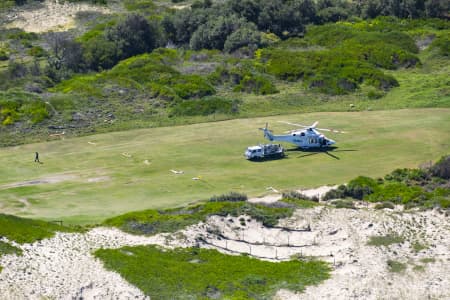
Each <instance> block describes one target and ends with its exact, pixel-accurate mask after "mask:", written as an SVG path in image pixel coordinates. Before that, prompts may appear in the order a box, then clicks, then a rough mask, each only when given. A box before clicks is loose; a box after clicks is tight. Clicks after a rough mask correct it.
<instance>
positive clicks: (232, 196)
mask: <svg viewBox="0 0 450 300" xmlns="http://www.w3.org/2000/svg"><path fill="white" fill-rule="evenodd" d="M209 201H211V202H223V201H230V202H235V201H247V195H245V194H241V193H238V192H231V193H228V194H223V195H219V196H215V195H214V196H212V197H211V198H210V199H209Z"/></svg>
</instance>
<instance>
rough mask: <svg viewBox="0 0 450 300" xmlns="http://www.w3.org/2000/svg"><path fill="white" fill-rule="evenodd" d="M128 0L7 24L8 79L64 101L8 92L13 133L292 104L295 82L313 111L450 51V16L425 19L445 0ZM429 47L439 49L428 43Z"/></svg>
mask: <svg viewBox="0 0 450 300" xmlns="http://www.w3.org/2000/svg"><path fill="white" fill-rule="evenodd" d="M74 1H75V2H77V1H78V0H74ZM9 2H10V4H18V5H22V4H25V3H27V2H33V1H31V0H30V1H18V2H17V1H15V2H14V1H9ZM19 2H20V3H19ZM87 2H91V3H97V4H99V3H100V4H103V3H108V1H87ZM425 2H426V3H428V2H430V1H425ZM173 3H175V2H173ZM430 3H431V2H430ZM433 3H434V2H433ZM122 4H123V8H124V9H125V10H127V11H128V13H127V14H105V15H98V16H97V17H96V18H87V21H86V20H84V19H83V18H82V17H81V15H80V16H76V21H77V22H79V23H80V25H81V27H80V28H77V29H76V30H72V31H69V32H50V33H45V34H35V33H27V32H24V31H22V30H20V29H0V89H2V90H4V91H8V90H9V89H13V88H14V89H17V90H20V91H26V92H28V93H31V94H33V95H32V96H31V97H30V99H45V101H41V102H48V103H50V104H51V105H53V106H54V108H55V109H53V108H51V107H50V106H49V105H48V104H46V105H44V106H42V103H40V104H39V101H34V102H33V103H34V104H36V105H35V106H33V108H31V112H25V111H24V110H23V109H21V108H20V106H24V105H25V106H27V107H29V105H28V104H24V102H20V101H19V100H15V99H14V97H12V98H13V99H14V100H13V101H17V102H20V103H15V104H12V103H8V104H5V103H3V104H2V105H3V107H4V108H5V107H6V109H4V112H3V113H2V115H1V116H0V117H1V118H2V120H1V124H0V126H2V129H5V130H4V132H5V136H4V139H2V142H1V143H2V145H10V144H15V143H17V141H19V140H21V139H18V138H16V137H14V135H13V134H12V132H13V131H16V132H20V133H21V134H23V135H27V134H29V133H30V135H33V137H34V140H37V139H39V138H43V137H46V138H47V136H46V134H48V133H50V134H51V133H58V132H54V131H55V130H54V128H57V129H58V130H66V131H70V132H71V134H75V135H78V134H85V133H88V132H94V131H96V130H101V131H107V130H116V129H121V130H124V129H129V128H135V127H142V126H161V125H170V124H174V123H186V122H197V121H204V120H211V119H216V116H218V118H220V119H227V118H234V117H239V116H241V115H242V113H245V114H247V116H248V115H251V114H252V112H253V111H252V109H253V108H251V109H248V108H247V107H246V105H247V103H246V100H247V99H250V100H251V101H253V100H254V99H262V100H263V101H259V100H258V102H257V103H256V104H258V105H264V106H265V108H264V114H267V113H270V112H271V109H272V108H273V107H276V108H277V109H281V110H283V111H292V109H297V108H298V107H299V104H300V102H302V101H298V100H297V97H295V99H292V100H291V99H289V97H286V96H285V95H284V94H285V92H286V91H290V89H291V87H292V89H293V87H295V89H296V91H298V92H299V93H300V96H303V95H305V94H307V96H308V97H310V98H311V101H309V103H310V104H309V105H308V106H309V107H308V108H305V110H308V111H310V110H324V108H317V106H320V105H322V104H325V103H327V102H334V100H336V98H334V96H335V95H343V94H352V93H354V92H356V93H354V94H353V95H356V94H361V95H362V96H363V98H365V99H364V100H375V99H380V98H383V97H384V96H386V95H387V94H388V93H389V91H390V90H391V89H392V88H394V87H397V86H399V85H400V84H401V80H399V79H398V78H397V73H396V72H392V71H393V70H403V69H404V68H420V67H421V66H422V63H425V64H426V62H425V61H424V62H421V61H420V60H419V57H421V59H424V57H425V58H431V59H436V60H437V61H442V60H444V61H445V59H446V58H447V57H448V53H449V51H448V38H447V36H448V34H447V33H448V32H447V31H448V28H449V27H448V21H446V20H443V19H430V18H429V19H415V18H420V17H441V16H443V15H442V12H443V11H446V10H445V9H446V7H441V6H442V3H440V2H439V3H438V4H436V3H434V4H435V5H434V7H433V9H431V7H429V5H428V4H425V3H421V4H420V5H418V3H417V5H418V6H417V5H415V6H410V5H409V4H410V3H409V4H408V5H406V3H405V5H406V6H395V5H394V6H393V4H392V3H391V2H389V3H383V5H381V4H380V3H378V2H376V3H375V2H374V3H372V1H369V2H365V3H362V4H358V5H356V4H355V3H347V2H345V3H344V2H342V1H338V0H336V1H335V0H333V1H318V2H313V1H309V0H295V1H285V0H277V1H254V0H249V1H245V2H242V1H226V2H212V1H196V2H194V3H192V5H191V7H187V8H182V9H172V8H170V6H171V4H170V3H167V2H153V1H151V0H126V1H123V2H122ZM386 7H390V9H386ZM386 15H390V16H392V15H393V16H396V17H405V16H407V17H409V19H397V18H396V17H380V16H386ZM360 18H362V19H360ZM372 18H375V19H372ZM330 22H336V23H330ZM418 41H423V42H420V43H419V42H418ZM416 42H417V45H416ZM161 47H165V49H162V48H161ZM426 47H428V49H429V50H427V51H429V52H430V53H432V55H427V56H423V55H420V53H418V50H419V48H420V49H424V48H426ZM170 49H172V50H170ZM174 49H177V50H174ZM192 49H193V50H194V51H193V50H192ZM206 49H211V50H206ZM197 50H198V51H197ZM440 65H442V64H440ZM427 70H428V69H427ZM416 71H417V69H416V70H411V72H413V73H414V72H416ZM297 82H298V83H299V84H298V83H297ZM424 82H428V81H426V80H424ZM430 85H432V84H431V83H430ZM433 88H434V90H438V89H439V87H434V86H433ZM439 90H440V91H439V92H436V94H439V97H441V98H442V97H446V94H445V90H444V91H441V90H442V88H441V89H439ZM296 91H294V92H296ZM316 91H318V92H319V93H315V92H316ZM322 93H325V94H328V95H329V96H326V95H324V94H322ZM291 94H292V93H291ZM266 95H271V96H269V97H262V96H266ZM355 97H356V96H355ZM7 98H9V96H8V97H7ZM341 99H343V98H339V99H338V100H341ZM427 99H428V98H427ZM358 100H359V98H358ZM430 101H431V100H430ZM266 102H267V104H261V103H266ZM353 102H356V101H353ZM437 102H439V103H442V102H443V101H441V100H440V101H437ZM27 103H28V102H27ZM286 103H288V104H286ZM433 103H434V102H433ZM34 104H33V105H34ZM37 104H39V105H40V106H39V107H38V105H37ZM283 105H285V106H284V107H282V106H283ZM301 105H302V107H305V106H304V103H303V102H302V103H301ZM367 105H368V106H370V104H367ZM428 105H430V106H432V105H433V104H427V106H428ZM332 106H333V109H336V107H335V106H334V105H332ZM394 106H395V105H394ZM248 107H250V106H248ZM279 107H282V108H279ZM27 109H28V108H27ZM339 109H343V108H342V107H340V108H339ZM28 111H30V110H29V109H28ZM45 111H47V113H45ZM261 111H262V109H261ZM175 119H176V120H175ZM179 120H180V121H179ZM112 125H113V126H112ZM36 131H39V135H37V134H33V133H36ZM31 132H33V133H31ZM2 136H3V134H2ZM24 141H25V140H24Z"/></svg>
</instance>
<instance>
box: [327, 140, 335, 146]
mask: <svg viewBox="0 0 450 300" xmlns="http://www.w3.org/2000/svg"><path fill="white" fill-rule="evenodd" d="M334 144H336V142H335V141H333V140H331V139H329V140H328V145H334Z"/></svg>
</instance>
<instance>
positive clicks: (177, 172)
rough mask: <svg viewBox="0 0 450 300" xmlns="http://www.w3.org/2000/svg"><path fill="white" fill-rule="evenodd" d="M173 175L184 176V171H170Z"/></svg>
mask: <svg viewBox="0 0 450 300" xmlns="http://www.w3.org/2000/svg"><path fill="white" fill-rule="evenodd" d="M170 172H172V173H173V174H184V171H181V170H180V171H177V170H170Z"/></svg>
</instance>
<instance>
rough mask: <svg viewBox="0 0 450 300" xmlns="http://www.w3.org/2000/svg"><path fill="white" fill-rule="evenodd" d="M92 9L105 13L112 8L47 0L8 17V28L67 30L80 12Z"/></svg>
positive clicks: (30, 30)
mask: <svg viewBox="0 0 450 300" xmlns="http://www.w3.org/2000/svg"><path fill="white" fill-rule="evenodd" d="M84 11H91V12H99V13H103V14H108V13H110V10H109V9H107V8H105V7H101V6H93V5H90V4H87V3H70V2H68V1H55V0H46V1H45V2H43V3H42V6H41V7H40V8H37V9H27V10H22V9H20V10H17V11H15V12H14V13H11V14H10V15H9V16H8V17H9V19H10V20H11V21H12V22H11V23H9V24H7V27H8V28H14V27H16V28H21V29H23V30H25V31H28V32H36V33H39V32H47V31H65V30H68V29H70V28H74V27H75V16H76V13H78V12H84Z"/></svg>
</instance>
